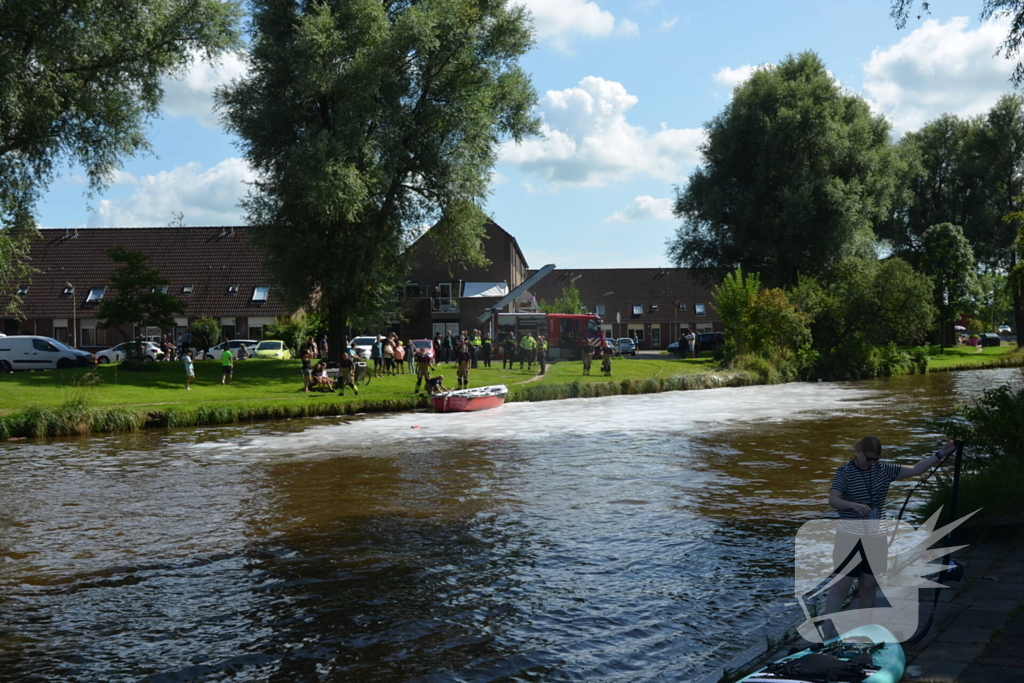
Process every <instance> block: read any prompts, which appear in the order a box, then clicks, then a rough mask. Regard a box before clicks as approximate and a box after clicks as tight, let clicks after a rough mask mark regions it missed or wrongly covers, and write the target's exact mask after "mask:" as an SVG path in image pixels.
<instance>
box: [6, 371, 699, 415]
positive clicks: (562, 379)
mask: <svg viewBox="0 0 1024 683" xmlns="http://www.w3.org/2000/svg"><path fill="white" fill-rule="evenodd" d="M150 367H153V368H154V370H153V371H141V372H138V371H134V372H133V371H126V370H124V369H122V368H121V366H120V364H117V363H115V364H111V365H99V366H96V367H94V368H77V369H74V370H46V371H42V372H19V373H14V374H7V375H0V413H11V412H15V411H18V410H22V409H25V408H32V407H54V406H57V405H60V404H62V403H65V402H67V401H70V400H73V399H79V398H82V399H84V400H85V401H86V402H87V403H88V404H89V405H90V406H94V407H116V406H121V407H126V408H133V409H141V410H145V409H147V408H151V409H167V408H169V407H172V406H182V407H196V406H200V405H213V404H238V405H253V404H267V403H272V404H275V405H276V404H286V403H291V402H294V401H305V402H317V401H333V402H338V401H353V400H355V398H356V397H355V395H354V394H353V393H352V391H351V390H348V391H346V392H345V396H344V397H341V396H339V395H338V394H327V393H312V394H305V393H304V392H303V391H302V379H301V377H300V374H299V367H300V362H299V361H297V360H291V361H274V360H248V361H242V362H237V363H235V379H234V383H233V384H231V385H230V386H222V385H221V383H220V379H221V366H220V362H219V361H197V362H196V363H195V368H196V378H195V380H194V381H193V383H192V390H191V391H185V388H184V369H183V367H182V365H181V363H177V362H174V363H155V364H153V365H152V366H150ZM537 367H538V366H537V365H536V364H534V367H533V370H532V371H530V370H526V369H525V368H524V369H523V370H519V365H518V363H517V364H515V368H514V369H502V368H501V365H500V363H497V362H495V363H493V364H492V367H491V368H483V367H481V368H478V369H476V370H473V371H471V373H470V386H471V387H477V386H484V385H487V384H505V385H507V386H508V387H509V389H510V390H511V391H512V392H516V391H517V387H522V386H525V383H526V382H528V381H530V380H533V382H543V383H544V384H561V383H571V382H575V381H582V382H613V381H621V380H624V379H646V378H649V377H669V376H674V375H682V374H693V373H700V372H704V371H706V370H710V369H712V367H713V359H710V358H701V359H698V360H679V359H676V358H666V359H664V360H662V359H657V360H653V359H634V358H628V359H626V358H622V359H616V360H615V361H613V363H612V377H610V378H608V377H604V376H602V375H601V369H600V368H601V365H600V363H599V362H598V363H594V366H593V369H592V374H591V375H590V376H589V377H583V376H582V372H583V363H582V362H580V361H575V362H573V361H566V362H560V363H549V364H548V372H547V374H546V375H544V376H543V377H540V378H537V379H533V378H534V377H536V376H537ZM439 372H440V373H441V374H443V375H444V377H445V384H446V386H448V387H449V388H452V387H454V386H455V385H456V379H455V366H454V365H442V366H441V368H440V369H439ZM533 382H531V384H532V383H533ZM415 385H416V378H415V376H414V375H408V374H404V375H397V376H393V377H383V378H374V379H372V380H371V381H370V384H369V385H361V386H360V387H359V394H360V395H359V399H371V400H372V399H389V398H398V397H406V398H408V397H411V396H412V395H413V388H414V387H415Z"/></svg>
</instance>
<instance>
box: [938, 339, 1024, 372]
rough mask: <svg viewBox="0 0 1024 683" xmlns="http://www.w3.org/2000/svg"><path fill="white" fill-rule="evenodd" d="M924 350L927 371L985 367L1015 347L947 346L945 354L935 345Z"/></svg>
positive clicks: (1011, 345)
mask: <svg viewBox="0 0 1024 683" xmlns="http://www.w3.org/2000/svg"><path fill="white" fill-rule="evenodd" d="M926 349H927V351H928V356H929V360H928V369H929V370H932V369H937V370H942V369H946V368H950V367H956V366H963V365H985V364H987V363H991V362H993V361H995V360H998V359H999V358H1000V357H1002V356H1006V354H1009V353H1013V352H1015V351H1016V350H1017V345H1016V344H1003V345H1002V346H989V347H988V348H984V349H981V350H979V349H977V348H976V347H974V346H947V347H946V349H945V353H943V352H942V350H941V349H940V348H939V347H938V346H935V345H933V346H928V347H926Z"/></svg>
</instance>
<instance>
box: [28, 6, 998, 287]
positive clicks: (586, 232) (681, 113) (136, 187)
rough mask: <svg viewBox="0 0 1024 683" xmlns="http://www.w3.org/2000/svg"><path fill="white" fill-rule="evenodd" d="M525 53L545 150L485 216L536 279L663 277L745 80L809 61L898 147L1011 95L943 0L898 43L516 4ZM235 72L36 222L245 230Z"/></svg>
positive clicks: (874, 28)
mask: <svg viewBox="0 0 1024 683" xmlns="http://www.w3.org/2000/svg"><path fill="white" fill-rule="evenodd" d="M515 1H516V2H519V3H521V4H525V5H527V6H528V8H529V9H530V10H531V11H532V13H533V17H534V23H535V29H536V33H537V45H536V47H535V48H534V50H533V51H531V52H530V53H529V54H528V55H526V56H525V57H524V58H523V60H522V61H521V64H522V66H523V67H524V69H525V70H526V71H527V72H528V73H529V74H530V75H531V77H532V79H533V83H534V87H535V88H536V90H537V94H538V98H539V105H538V113H539V115H540V116H541V117H542V119H543V131H544V135H543V137H539V138H531V139H528V140H525V141H524V142H523V144H522V145H514V144H511V143H506V144H504V145H503V146H502V148H501V155H500V161H499V163H498V164H497V165H496V167H495V169H494V173H493V176H492V178H493V182H492V194H491V196H490V198H489V200H488V204H487V206H486V210H487V213H488V214H489V215H490V216H491V218H492V219H493V220H494V221H495V222H497V223H498V224H499V225H501V226H502V227H503V228H505V229H506V230H507V231H508V232H510V233H511V234H512V235H514V236H515V237H516V239H517V240H518V241H519V245H520V247H521V248H522V250H523V253H524V255H525V256H526V259H527V261H528V262H529V264H530V267H532V268H539V267H540V266H542V265H544V264H547V263H554V264H555V265H557V266H558V267H559V268H614V267H620V268H628V267H652V268H654V267H662V266H668V265H672V264H671V263H669V261H668V257H667V256H666V247H665V245H666V240H668V239H670V238H671V237H672V236H673V235H674V233H675V231H676V229H677V227H678V226H679V225H680V221H679V220H678V219H676V218H674V217H673V215H672V204H673V198H674V196H675V192H676V188H682V187H685V185H686V181H687V176H688V174H689V173H690V172H692V170H693V169H694V168H695V167H696V166H698V165H699V164H700V160H701V157H700V151H699V146H700V144H701V142H702V140H703V136H704V133H703V126H704V124H705V122H707V121H709V120H711V119H712V118H713V117H714V116H715V115H717V114H719V113H720V112H721V111H722V110H723V108H724V107H725V105H726V104H727V103H728V102H729V99H730V97H731V93H732V89H733V88H734V87H735V86H737V85H738V84H740V83H742V82H743V81H744V80H745V79H746V78H747V77H748V76H749V75H750V73H751V72H752V70H753V69H755V68H757V67H758V66H761V65H770V64H773V63H777V62H779V61H781V60H782V59H784V58H785V57H786V56H787V55H789V54H796V53H799V52H803V51H805V50H812V51H814V52H816V53H817V54H818V55H819V56H820V57H821V58H822V60H823V61H824V62H825V65H826V67H827V68H828V69H829V71H830V72H831V73H832V74H833V76H834V77H835V78H836V79H837V81H838V82H839V83H841V84H842V86H843V87H845V88H846V89H848V90H849V91H851V92H853V93H855V94H857V95H860V96H861V97H863V98H864V99H865V100H866V101H867V102H868V103H869V105H870V106H871V108H872V110H873V111H875V112H876V113H878V114H881V115H884V116H885V117H886V118H887V119H888V120H889V121H890V123H891V124H892V127H893V135H894V139H895V138H897V137H898V136H900V135H902V134H904V133H906V132H908V131H913V130H916V129H918V128H920V127H921V126H922V125H924V124H925V123H927V122H929V121H931V120H933V119H934V118H936V117H937V116H939V115H940V114H942V113H944V112H950V113H954V114H957V115H960V116H973V115H976V114H981V113H984V112H985V111H987V110H988V109H989V108H990V107H991V106H992V105H993V104H994V103H995V102H996V100H997V99H998V98H999V97H1000V96H1001V95H1003V94H1005V93H1009V92H1012V91H1013V89H1012V86H1011V84H1010V82H1009V80H1008V79H1009V76H1010V74H1011V73H1012V71H1013V62H1009V61H1007V60H1005V59H1004V58H1003V57H1001V56H998V55H996V50H997V48H998V47H999V45H1000V43H1001V41H1002V39H1003V38H1004V37H1005V35H1006V30H1007V26H1008V23H1007V21H1006V20H990V21H988V22H985V23H982V22H981V21H980V20H979V17H978V14H979V12H980V9H981V2H980V0H974V1H972V2H966V1H962V0H941V1H940V2H934V3H933V4H932V10H931V13H930V14H927V15H924V16H921V17H917V16H916V13H915V15H914V16H912V17H911V18H910V21H908V23H907V26H906V28H904V29H903V30H897V29H896V27H895V25H894V22H893V20H892V19H891V18H890V17H889V0H799V1H798V0H772V1H771V2H765V1H764V0H758V1H753V0H745V1H742V2H741V1H738V0H720V1H719V2H714V3H711V2H696V1H693V0H515ZM244 73H245V65H244V61H243V60H242V59H240V58H239V57H237V56H234V55H229V56H227V57H225V58H224V59H223V60H222V61H221V63H220V64H219V65H217V67H215V68H214V67H211V66H209V65H205V64H196V65H195V66H194V67H193V68H192V69H191V70H190V71H189V72H188V73H187V74H184V75H183V77H181V78H178V79H168V80H167V81H166V82H165V91H166V96H165V99H164V104H163V109H162V115H161V117H160V118H158V119H155V120H154V121H153V122H152V124H151V128H150V139H151V141H152V146H153V154H151V155H146V156H143V157H138V158H136V159H133V160H132V161H130V162H129V163H127V164H126V165H125V167H124V168H123V169H122V170H121V171H119V172H118V173H117V174H116V177H115V178H114V181H113V183H112V184H111V185H110V187H109V188H108V189H107V190H106V191H104V192H102V193H100V194H99V195H98V196H95V197H92V198H89V197H87V196H86V195H85V193H84V191H85V189H86V187H85V180H84V178H83V176H82V173H81V170H80V169H76V168H74V167H71V168H67V169H65V172H64V173H63V174H62V175H61V176H60V177H59V178H58V179H57V180H56V181H55V182H54V183H53V184H52V186H51V187H50V191H49V192H48V193H47V194H46V195H45V196H44V199H43V201H42V202H41V203H40V205H39V207H38V208H39V212H38V219H39V224H40V226H41V227H51V228H86V227H148V226H161V225H168V224H169V223H171V222H172V221H175V220H177V218H178V216H179V214H180V220H181V221H182V222H183V223H184V224H185V225H195V226H200V225H244V223H245V219H244V215H243V214H242V212H241V210H240V209H239V208H238V202H239V200H240V199H241V198H242V197H243V196H245V193H246V192H247V185H246V183H247V182H250V181H252V180H253V174H252V173H251V171H250V170H249V169H248V167H247V165H246V163H245V161H244V159H242V158H241V152H240V150H239V149H238V147H237V146H236V142H237V141H236V140H235V139H234V138H233V137H232V136H231V135H229V134H227V133H225V132H224V131H223V130H222V128H221V127H220V125H219V122H218V118H217V115H216V114H215V113H214V112H213V111H212V108H211V104H212V99H211V95H210V94H211V92H212V90H213V88H214V87H216V86H217V85H219V84H222V83H225V82H227V81H228V80H230V79H232V78H237V77H239V76H241V75H243V74H244Z"/></svg>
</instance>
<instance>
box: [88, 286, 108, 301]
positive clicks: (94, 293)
mask: <svg viewBox="0 0 1024 683" xmlns="http://www.w3.org/2000/svg"><path fill="white" fill-rule="evenodd" d="M106 291H107V288H106V287H93V288H92V289H90V290H89V296H88V297H86V299H85V303H87V304H94V303H96V302H97V301H99V300H100V299H102V298H103V294H104V293H106Z"/></svg>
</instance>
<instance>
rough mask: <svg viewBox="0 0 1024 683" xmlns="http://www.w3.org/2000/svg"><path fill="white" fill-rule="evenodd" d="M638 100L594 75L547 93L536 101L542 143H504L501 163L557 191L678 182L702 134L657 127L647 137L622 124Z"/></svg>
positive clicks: (535, 140)
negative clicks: (639, 178) (641, 178)
mask: <svg viewBox="0 0 1024 683" xmlns="http://www.w3.org/2000/svg"><path fill="white" fill-rule="evenodd" d="M638 101H639V100H638V99H637V98H636V97H634V96H633V95H630V94H629V93H628V92H626V88H625V87H623V85H622V84H621V83H617V82H615V81H607V80H605V79H603V78H599V77H596V76H588V77H586V78H584V79H583V80H582V81H580V83H579V85H578V86H577V87H575V88H567V89H565V90H549V91H548V93H547V94H546V95H545V96H544V98H543V99H542V100H541V102H540V106H541V111H542V114H543V116H544V123H543V125H542V128H543V133H544V138H545V139H540V138H531V139H528V140H525V141H524V142H523V143H522V144H520V145H516V144H515V143H512V142H509V143H506V144H504V145H503V146H502V150H501V160H502V161H503V162H506V163H510V164H513V165H515V166H516V167H518V168H519V169H520V170H522V171H524V172H528V173H533V174H535V175H537V176H539V177H541V178H544V179H545V180H548V181H549V182H551V183H552V184H553V185H556V186H557V185H576V186H590V187H595V186H603V185H607V184H609V183H614V182H618V181H621V180H625V179H626V178H628V177H630V176H632V175H635V174H638V173H642V174H646V175H648V176H650V177H652V178H658V179H660V180H666V181H669V182H679V181H681V180H682V179H683V176H684V169H686V168H687V167H690V166H693V165H695V164H696V163H697V162H698V160H699V155H698V152H697V147H698V145H699V144H700V143H701V142H702V141H703V139H704V131H703V129H699V128H697V129H693V128H669V127H668V126H667V125H665V124H662V128H661V130H660V131H658V132H657V133H654V134H653V135H652V134H650V133H649V132H648V131H647V130H646V129H644V128H643V127H642V126H634V125H631V124H630V123H629V121H627V120H626V112H627V111H628V110H629V109H631V108H632V107H633V106H635V105H636V104H637V102H638Z"/></svg>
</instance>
